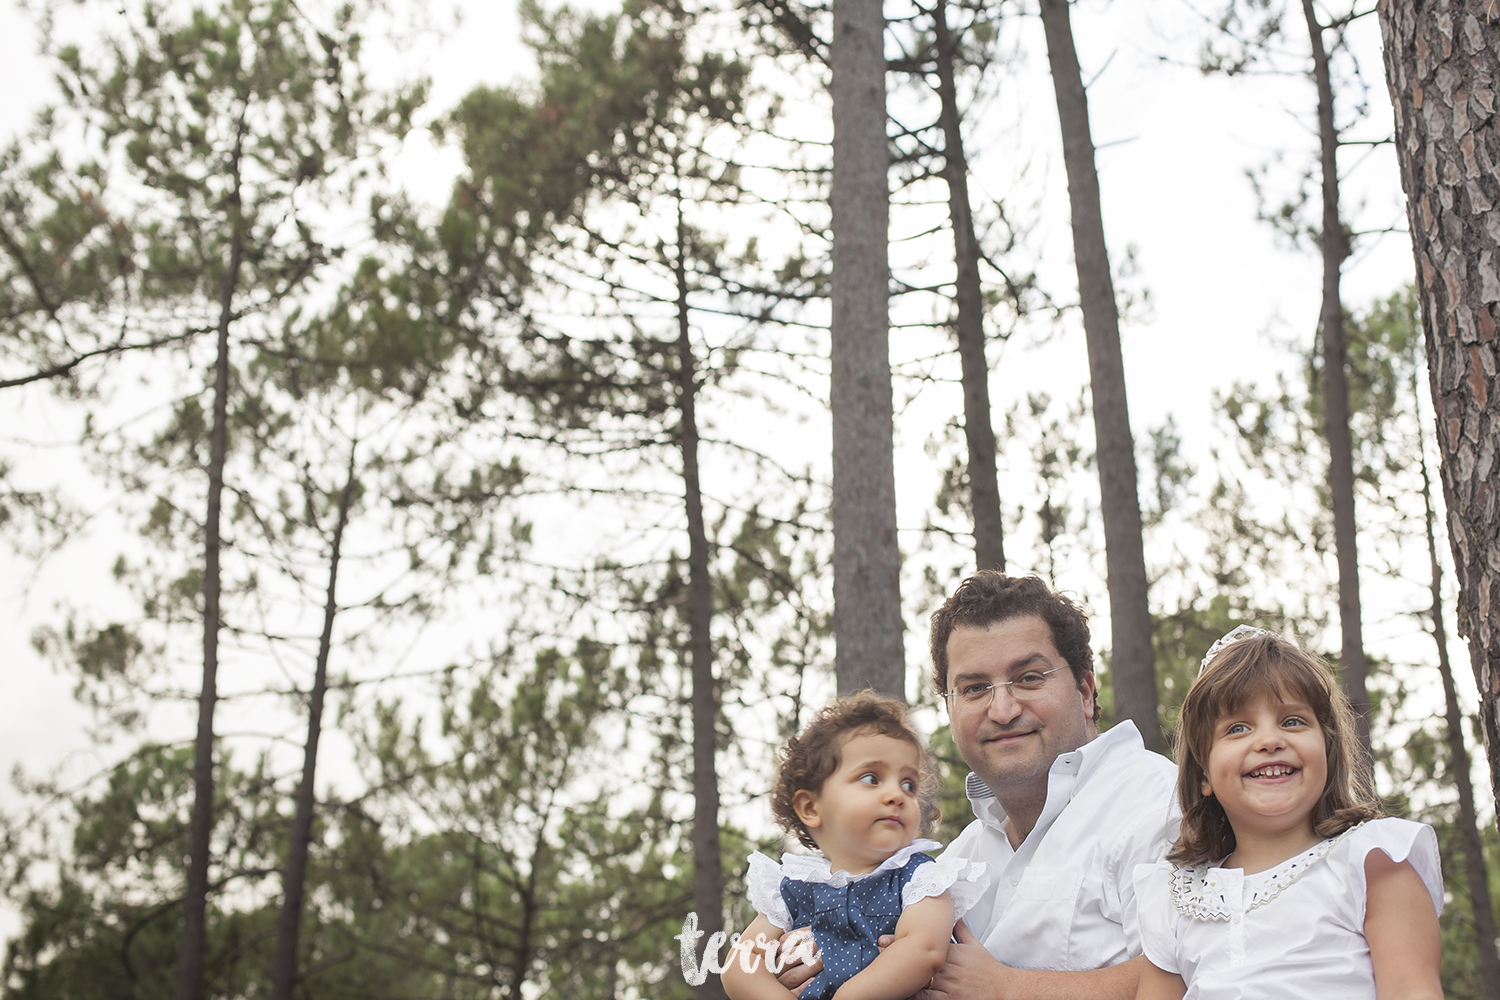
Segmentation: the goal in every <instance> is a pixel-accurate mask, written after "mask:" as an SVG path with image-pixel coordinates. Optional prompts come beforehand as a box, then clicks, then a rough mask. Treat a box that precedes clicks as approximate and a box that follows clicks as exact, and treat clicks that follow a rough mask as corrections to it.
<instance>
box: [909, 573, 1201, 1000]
mask: <svg viewBox="0 0 1500 1000" xmlns="http://www.w3.org/2000/svg"><path fill="white" fill-rule="evenodd" d="M931 649H932V666H933V675H932V676H933V683H934V685H935V686H936V688H937V690H938V692H939V693H940V694H941V695H942V696H943V697H944V698H945V700H946V701H947V703H948V711H949V719H950V720H951V723H952V728H953V740H954V743H955V744H956V745H957V747H958V751H959V753H960V754H962V755H963V758H964V761H965V762H966V763H967V764H968V765H969V767H970V768H971V769H972V771H973V773H972V774H970V775H969V778H968V783H967V784H968V795H969V801H970V802H971V803H972V804H973V807H974V815H975V820H974V822H973V823H971V824H970V825H969V826H968V827H967V828H966V829H965V830H964V832H963V833H962V834H960V835H959V837H958V839H957V840H955V841H954V842H953V843H952V844H951V845H950V846H949V848H948V852H949V853H952V854H955V855H958V856H961V857H965V858H972V859H976V860H980V861H984V862H986V863H987V864H989V865H991V866H992V867H991V872H992V879H991V882H990V888H989V890H988V892H987V893H986V895H985V897H984V898H983V899H982V900H981V901H980V903H979V904H978V905H977V906H976V907H975V908H974V909H973V910H971V911H970V912H969V914H968V915H967V916H966V918H965V919H964V920H963V921H961V922H960V924H959V926H958V928H957V929H956V932H955V936H956V938H957V942H958V943H956V944H953V945H950V946H949V949H948V960H947V963H946V964H945V965H944V967H943V969H942V971H941V972H939V973H938V975H937V976H936V977H935V978H934V980H933V983H932V985H931V986H930V987H929V989H928V990H927V991H926V992H924V993H923V994H921V996H922V997H923V998H924V1000H938V998H941V997H943V996H945V995H952V996H957V997H963V998H964V1000H979V998H985V997H995V998H1003V997H1011V996H1018V997H1019V996H1025V997H1028V998H1032V1000H1048V998H1054V997H1056V998H1061V997H1075V996H1077V997H1081V996H1088V997H1121V998H1129V997H1134V996H1135V991H1136V984H1137V981H1138V980H1139V978H1140V961H1141V960H1140V959H1139V958H1138V957H1137V956H1139V955H1140V952H1141V948H1140V940H1139V936H1138V934H1137V931H1136V922H1135V891H1134V887H1133V884H1132V876H1133V874H1134V869H1135V866H1136V865H1137V864H1144V863H1149V862H1154V861H1157V860H1160V858H1161V857H1162V856H1163V855H1164V854H1165V853H1166V851H1167V848H1168V847H1169V846H1170V844H1171V842H1172V840H1174V839H1175V838H1176V835H1177V823H1178V819H1179V815H1178V812H1177V807H1176V795H1175V782H1176V776H1177V768H1176V767H1175V766H1174V765H1173V764H1172V762H1171V761H1169V760H1167V759H1166V758H1165V757H1162V756H1160V755H1158V754H1154V753H1151V752H1150V751H1148V750H1146V749H1145V748H1144V747H1143V746H1142V745H1141V737H1140V733H1139V732H1137V730H1136V728H1135V726H1134V725H1133V724H1132V723H1130V722H1122V723H1120V724H1119V725H1116V726H1115V727H1114V728H1112V729H1110V730H1109V732H1107V733H1105V734H1104V735H1102V736H1101V735H1099V730H1098V727H1097V722H1098V719H1099V707H1098V700H1097V683H1096V680H1095V677H1094V665H1093V652H1092V650H1090V648H1089V627H1088V618H1087V616H1086V615H1085V614H1084V613H1083V611H1082V609H1081V608H1079V607H1078V606H1077V605H1076V604H1074V603H1073V602H1072V601H1070V600H1068V599H1067V598H1066V597H1063V596H1062V595H1060V594H1056V593H1053V592H1052V591H1051V590H1050V589H1049V588H1048V587H1047V585H1046V584H1045V583H1043V582H1042V581H1041V580H1039V579H1037V578H1036V577H1023V578H1016V577H1008V576H1005V575H1004V574H1002V573H997V572H994V571H989V570H986V571H982V572H980V573H977V574H975V575H974V576H971V577H969V578H968V579H967V580H965V581H964V582H963V583H962V584H961V585H960V586H959V588H958V589H957V590H956V591H955V592H954V594H953V596H952V597H950V598H948V600H947V601H946V602H944V604H943V606H942V607H941V608H939V609H938V610H937V611H936V612H934V613H933V616H932V631H931Z"/></svg>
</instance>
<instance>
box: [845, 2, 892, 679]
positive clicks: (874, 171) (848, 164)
mask: <svg viewBox="0 0 1500 1000" xmlns="http://www.w3.org/2000/svg"><path fill="white" fill-rule="evenodd" d="M884 45H885V14H884V11H883V10H882V9H881V5H880V3H879V2H878V0H834V2H833V45H832V81H833V186H832V189H831V192H830V195H829V203H830V207H831V208H832V213H833V330H832V341H833V344H832V372H831V377H830V386H829V394H830V400H829V402H830V408H831V410H832V415H833V604H834V611H833V630H834V640H835V643H836V651H835V656H834V672H835V674H836V675H837V678H838V690H839V693H840V694H847V693H849V692H851V691H857V690H859V689H861V688H866V687H869V688H874V689H875V690H877V691H882V692H884V693H886V694H889V695H893V696H895V697H897V698H905V697H906V651H905V646H904V642H903V638H904V633H905V628H904V625H903V622H902V619H901V581H900V572H901V552H900V549H899V548H898V546H897V542H896V473H895V465H894V460H893V457H892V454H891V447H892V444H891V439H892V422H891V362H890V316H889V312H888V309H887V306H888V302H887V299H888V297H889V292H890V264H889V261H888V258H887V253H886V248H887V240H888V232H887V230H888V227H889V218H890V189H889V186H888V185H889V180H888V173H889V163H890V148H889V146H888V144H887V140H886V131H885V122H886V115H885V48H884Z"/></svg>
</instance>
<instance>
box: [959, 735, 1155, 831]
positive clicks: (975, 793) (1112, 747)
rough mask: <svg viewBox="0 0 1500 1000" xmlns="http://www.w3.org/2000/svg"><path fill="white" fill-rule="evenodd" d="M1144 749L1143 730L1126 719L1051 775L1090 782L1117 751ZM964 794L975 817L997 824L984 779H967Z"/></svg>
mask: <svg viewBox="0 0 1500 1000" xmlns="http://www.w3.org/2000/svg"><path fill="white" fill-rule="evenodd" d="M1144 746H1145V744H1144V743H1143V742H1142V740H1141V733H1140V730H1138V729H1136V728H1135V723H1134V722H1132V721H1130V720H1129V719H1126V720H1125V721H1123V722H1120V723H1118V724H1116V725H1114V726H1113V727H1111V728H1110V729H1109V730H1107V731H1106V732H1103V733H1100V734H1099V735H1098V736H1096V737H1094V738H1093V739H1092V740H1089V741H1088V742H1087V743H1085V744H1084V745H1083V746H1081V747H1079V748H1078V749H1077V750H1070V751H1069V752H1067V753H1064V754H1058V755H1057V759H1056V760H1054V761H1053V762H1052V767H1051V768H1050V769H1049V772H1050V773H1054V774H1056V773H1069V774H1076V775H1078V777H1079V779H1080V780H1082V779H1085V778H1087V776H1088V775H1089V774H1090V773H1091V772H1093V771H1094V770H1096V769H1097V768H1098V767H1099V764H1100V762H1102V761H1103V760H1104V759H1105V758H1106V757H1108V756H1109V755H1110V754H1112V753H1114V752H1115V751H1116V750H1122V749H1129V748H1132V747H1144ZM1075 787H1076V786H1075ZM964 792H965V793H966V794H967V795H968V797H969V802H970V803H972V804H973V806H974V815H975V816H977V817H979V818H980V819H981V820H987V821H994V820H995V812H996V811H997V810H993V809H991V808H990V807H991V805H992V804H993V803H994V800H995V792H994V790H993V789H991V788H990V786H989V785H987V784H985V783H984V779H983V778H981V777H980V776H979V775H977V774H974V773H973V772H970V773H969V776H968V777H967V778H965V779H964Z"/></svg>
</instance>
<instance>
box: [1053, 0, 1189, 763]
mask: <svg viewBox="0 0 1500 1000" xmlns="http://www.w3.org/2000/svg"><path fill="white" fill-rule="evenodd" d="M1041 14H1042V27H1043V28H1044V29H1045V31H1046V34H1047V61H1048V62H1049V63H1050V64H1051V67H1052V87H1053V90H1054V91H1055V92H1056V94H1057V118H1058V122H1059V124H1060V125H1061V126H1062V140H1063V164H1064V166H1065V167H1066V168H1067V173H1068V201H1069V204H1070V206H1071V208H1072V214H1073V258H1074V261H1075V262H1076V264H1077V267H1078V297H1079V302H1080V303H1081V305H1082V307H1083V329H1084V335H1085V336H1086V337H1087V339H1088V349H1089V387H1090V390H1091V392H1092V394H1093V400H1094V440H1095V446H1096V451H1097V461H1098V465H1099V498H1100V507H1101V508H1102V510H1103V514H1104V555H1105V565H1106V567H1107V576H1108V579H1107V583H1108V587H1109V625H1110V646H1111V648H1110V655H1109V672H1110V675H1111V677H1112V678H1113V683H1114V693H1115V714H1116V715H1117V716H1119V717H1120V718H1123V719H1131V720H1133V721H1134V722H1135V724H1136V727H1137V728H1138V729H1140V731H1141V738H1142V739H1143V740H1144V741H1145V743H1146V746H1147V747H1148V748H1149V749H1152V750H1155V751H1158V752H1160V751H1161V750H1162V749H1163V745H1164V744H1163V740H1162V735H1161V723H1160V722H1159V721H1158V719H1157V713H1156V661H1155V657H1154V655H1153V653H1152V649H1151V610H1150V607H1149V606H1148V605H1147V603H1146V557H1145V553H1144V551H1143V549H1142V543H1141V502H1140V495H1139V492H1138V488H1137V478H1136V467H1135V440H1134V438H1133V437H1132V436H1131V434H1130V410H1129V407H1128V406H1127V405H1126V398H1125V363H1124V361H1123V360H1122V358H1121V356H1120V313H1119V310H1118V307H1117V306H1116V304H1115V283H1114V278H1113V276H1112V275H1111V274H1110V270H1109V251H1108V249H1107V248H1106V247H1105V243H1104V218H1103V212H1102V210H1101V208H1100V204H1099V173H1098V170H1097V169H1096V168H1095V165H1094V140H1093V136H1092V135H1091V134H1090V131H1089V105H1088V95H1087V93H1085V91H1084V89H1083V76H1082V74H1081V73H1080V72H1079V68H1078V52H1077V50H1076V49H1075V48H1074V47H1073V27H1072V25H1071V23H1070V22H1069V19H1068V2H1067V0H1041Z"/></svg>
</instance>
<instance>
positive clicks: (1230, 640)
mask: <svg viewBox="0 0 1500 1000" xmlns="http://www.w3.org/2000/svg"><path fill="white" fill-rule="evenodd" d="M1258 635H1276V633H1275V632H1272V631H1271V630H1270V629H1268V628H1257V627H1255V626H1254V625H1237V626H1235V628H1234V631H1232V632H1230V633H1229V634H1228V635H1225V636H1221V637H1220V638H1219V639H1218V640H1216V641H1215V642H1214V644H1213V645H1212V646H1209V647H1208V652H1206V653H1204V654H1203V662H1202V663H1200V664H1198V673H1199V674H1200V675H1201V674H1202V673H1203V668H1204V667H1206V666H1208V661H1209V660H1212V659H1213V658H1214V654H1215V653H1217V652H1218V651H1219V650H1221V649H1223V648H1224V647H1225V646H1232V645H1234V644H1235V643H1237V642H1239V641H1240V640H1241V639H1253V638H1255V637H1256V636H1258Z"/></svg>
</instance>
